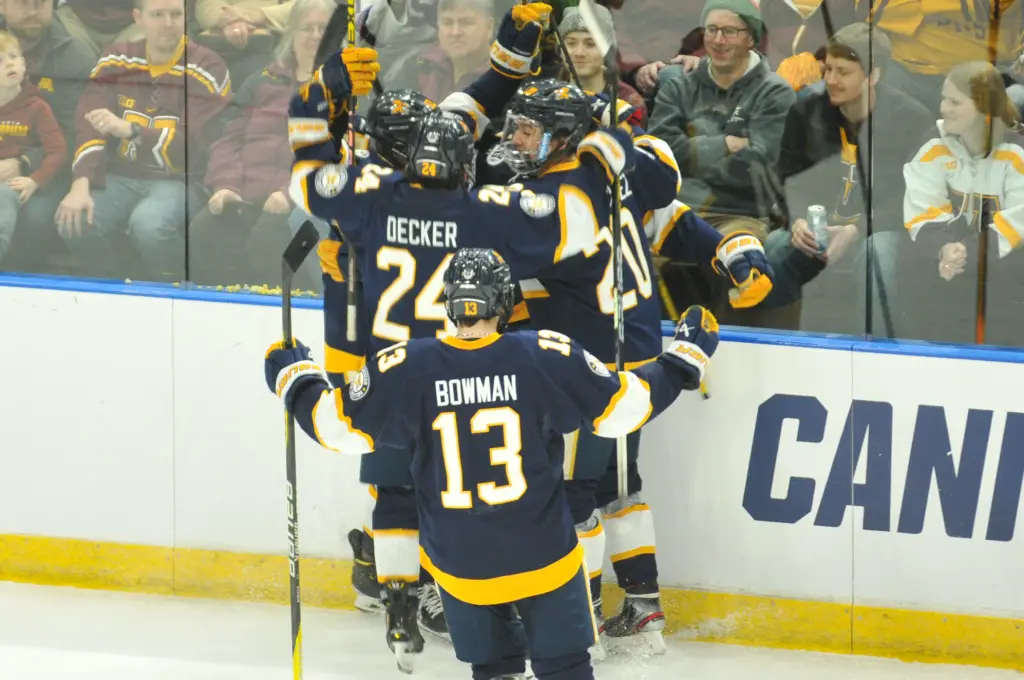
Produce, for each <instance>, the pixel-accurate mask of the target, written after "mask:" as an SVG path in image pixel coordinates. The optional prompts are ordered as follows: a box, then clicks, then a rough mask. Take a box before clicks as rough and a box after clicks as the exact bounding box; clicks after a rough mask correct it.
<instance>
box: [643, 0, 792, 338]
mask: <svg viewBox="0 0 1024 680" xmlns="http://www.w3.org/2000/svg"><path fill="white" fill-rule="evenodd" d="M701 18H702V23H703V26H704V45H705V48H706V50H707V56H706V57H704V58H703V59H701V61H700V64H699V65H698V66H697V68H696V69H694V70H693V71H692V72H690V73H681V74H677V75H676V76H674V77H672V78H670V79H669V80H668V81H667V82H665V83H664V84H663V85H662V87H661V89H660V91H659V92H658V96H657V99H656V100H655V106H654V112H653V114H652V116H651V123H650V132H651V134H652V135H654V136H656V137H659V138H661V139H663V140H664V141H665V142H667V143H668V144H669V146H671V148H672V152H673V153H674V154H675V157H676V161H677V162H678V163H679V170H680V172H681V173H682V175H683V184H682V190H681V191H680V193H679V200H680V201H682V202H683V203H686V204H687V205H689V206H690V208H692V209H693V210H694V211H695V212H696V213H697V214H698V215H700V216H701V217H703V218H704V219H705V220H706V221H707V222H708V223H710V224H711V225H712V226H713V227H715V228H716V229H717V230H718V231H719V232H721V233H722V235H723V236H727V235H730V234H733V233H736V232H749V233H752V234H754V235H755V236H757V237H758V238H759V239H760V240H762V241H763V240H764V239H765V237H766V236H767V234H768V231H769V229H770V228H771V226H770V225H771V224H772V221H773V220H772V216H773V215H775V214H776V213H777V208H776V205H777V203H778V202H779V196H778V195H777V194H778V192H777V191H775V190H774V189H773V187H774V186H775V185H777V182H773V181H772V177H773V176H774V175H775V173H776V171H775V164H776V163H777V162H778V158H779V149H780V144H781V140H782V131H783V128H784V126H785V122H786V115H787V113H788V112H789V109H790V107H791V106H792V105H793V103H794V102H795V101H796V93H795V92H794V91H793V88H792V87H791V86H790V85H789V84H788V83H787V82H786V81H784V80H783V79H782V78H781V77H779V76H778V75H776V74H774V73H772V71H771V68H770V67H769V65H768V61H767V59H766V58H765V57H764V55H762V54H761V53H760V52H758V51H757V50H756V49H755V45H757V43H758V41H759V40H760V38H761V34H762V32H763V31H764V23H763V22H762V20H761V11H760V8H759V2H758V0H708V2H707V3H706V4H705V6H704V11H703V12H702V15H701ZM779 226H781V223H780V225H779ZM716 278H717V277H712V279H711V280H709V281H708V284H710V285H711V287H712V290H713V293H712V301H711V303H710V304H709V305H708V306H714V307H715V309H714V312H715V314H721V315H722V317H725V318H728V319H729V321H728V323H733V324H739V325H767V326H779V325H780V324H781V325H784V322H780V321H779V320H775V319H762V318H761V317H763V316H765V315H770V314H771V313H770V312H766V311H764V310H761V309H758V308H756V307H754V308H751V309H744V310H738V309H731V308H730V306H729V305H728V304H727V300H728V290H727V288H728V284H727V282H725V281H724V280H723V281H721V282H720V281H718V280H715V279H716ZM698 287H700V288H703V287H704V285H699V286H698ZM720 318H721V317H720ZM755 321H756V323H755Z"/></svg>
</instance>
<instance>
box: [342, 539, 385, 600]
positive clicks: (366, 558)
mask: <svg viewBox="0 0 1024 680" xmlns="http://www.w3.org/2000/svg"><path fill="white" fill-rule="evenodd" d="M348 544H349V545H350V546H352V558H353V561H352V588H353V589H354V590H355V591H356V601H355V603H354V604H355V607H356V609H358V610H360V611H364V612H367V613H369V614H380V613H382V612H383V611H384V603H383V602H381V599H380V584H379V583H377V565H376V564H375V563H374V556H373V539H372V538H370V537H369V535H367V534H366V532H364V531H362V530H361V529H353V530H352V531H350V532H348Z"/></svg>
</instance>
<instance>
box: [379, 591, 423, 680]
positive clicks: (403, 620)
mask: <svg viewBox="0 0 1024 680" xmlns="http://www.w3.org/2000/svg"><path fill="white" fill-rule="evenodd" d="M384 604H385V607H386V611H385V612H384V618H385V620H386V622H387V642H388V648H389V649H390V650H391V651H392V652H394V654H395V660H396V661H397V662H398V670H400V671H402V672H403V673H412V671H413V667H414V666H415V663H416V656H417V655H419V654H420V653H421V652H422V651H423V636H422V635H420V627H419V625H418V624H417V622H416V611H417V609H419V597H418V596H417V595H416V585H415V584H412V583H402V582H399V581H392V582H391V583H388V584H386V585H385V586H384Z"/></svg>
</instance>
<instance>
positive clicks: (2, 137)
mask: <svg viewBox="0 0 1024 680" xmlns="http://www.w3.org/2000/svg"><path fill="white" fill-rule="evenodd" d="M39 148H41V149H42V150H43V161H42V163H40V164H39V167H38V168H36V170H35V172H33V173H32V174H31V175H29V177H31V178H32V180H33V181H35V183H36V184H37V185H39V186H40V187H44V186H46V184H47V183H48V182H49V181H50V179H51V178H52V177H53V176H54V175H55V174H56V173H57V171H59V170H60V169H61V166H63V165H64V161H66V160H67V158H68V149H67V144H66V142H65V141H64V133H63V132H61V131H60V126H59V125H57V119H56V118H54V116H53V111H51V110H50V105H49V104H47V103H46V101H45V100H44V99H43V96H42V95H41V94H40V92H39V88H37V87H36V86H35V85H31V84H29V83H28V81H25V83H24V84H23V85H22V86H21V93H20V94H19V95H18V96H17V97H15V98H14V99H13V100H12V101H10V102H8V103H7V104H6V105H4V106H0V159H2V160H8V159H10V158H21V157H22V156H24V155H25V154H26V152H28V151H29V150H30V149H39Z"/></svg>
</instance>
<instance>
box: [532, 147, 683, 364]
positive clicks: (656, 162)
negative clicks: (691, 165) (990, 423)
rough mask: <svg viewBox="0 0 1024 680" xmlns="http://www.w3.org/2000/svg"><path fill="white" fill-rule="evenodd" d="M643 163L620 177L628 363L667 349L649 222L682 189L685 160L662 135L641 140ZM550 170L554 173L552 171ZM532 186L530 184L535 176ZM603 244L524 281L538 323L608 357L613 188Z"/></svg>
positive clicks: (606, 202) (605, 202) (605, 200)
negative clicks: (679, 160) (682, 162)
mask: <svg viewBox="0 0 1024 680" xmlns="http://www.w3.org/2000/svg"><path fill="white" fill-rule="evenodd" d="M635 143H636V148H637V151H638V153H637V164H636V169H635V170H634V171H633V172H632V173H631V174H629V175H627V176H625V177H624V178H623V180H622V182H621V204H622V211H621V213H620V216H621V222H622V246H623V251H622V252H623V267H622V273H623V286H622V290H623V296H622V303H623V309H624V313H623V320H624V322H625V345H624V347H623V355H624V361H625V362H626V368H630V367H632V366H634V365H639V364H641V363H643V362H646V361H650V360H651V359H653V358H654V357H656V356H658V354H660V353H661V347H662V341H661V305H660V304H659V302H658V299H657V297H655V294H656V291H657V283H656V280H655V270H654V263H653V262H652V260H651V255H650V247H649V245H648V240H647V235H646V233H645V231H644V222H645V220H646V219H647V216H648V215H649V214H651V213H652V212H654V211H656V210H659V209H662V208H664V207H665V206H667V205H670V204H671V203H672V202H673V200H674V199H675V197H676V194H677V192H678V191H679V186H680V182H681V178H680V176H679V168H678V166H677V165H676V162H675V158H674V156H673V155H672V151H671V149H670V148H669V147H668V145H667V144H666V143H665V142H663V141H661V140H660V139H658V138H656V137H651V136H641V137H637V138H636V140H635ZM547 177H550V175H548V176H547ZM525 186H527V187H531V186H532V183H531V182H530V181H528V182H526V183H525ZM595 203H601V204H602V206H603V207H605V211H604V212H603V213H602V214H601V231H600V234H599V237H598V242H599V248H597V249H591V250H588V251H584V252H583V253H581V254H580V255H577V256H575V257H573V258H570V259H568V260H565V261H564V262H563V263H561V264H560V265H559V266H558V268H557V269H554V270H552V272H551V274H550V275H546V276H540V277H536V279H534V280H527V281H520V285H521V287H522V290H523V296H524V297H525V298H526V300H527V307H528V309H529V314H530V320H531V323H532V324H533V325H534V326H535V327H537V328H550V329H551V330H556V331H559V332H561V333H564V334H566V335H568V336H570V337H573V338H579V340H580V342H583V343H584V344H585V345H586V347H587V349H588V350H590V351H591V352H593V353H594V354H595V355H596V356H597V357H598V358H599V359H600V360H601V361H602V362H604V363H606V364H608V365H612V364H614V362H615V330H614V329H615V316H614V314H615V306H614V300H615V298H614V290H615V288H614V285H615V272H614V267H615V260H614V258H613V257H612V230H611V220H610V218H609V215H610V211H609V210H608V207H610V203H611V188H610V187H608V188H607V189H606V193H605V195H604V196H602V198H601V200H600V201H597V200H595Z"/></svg>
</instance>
